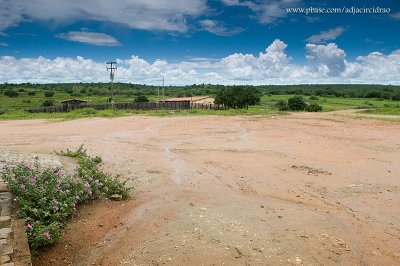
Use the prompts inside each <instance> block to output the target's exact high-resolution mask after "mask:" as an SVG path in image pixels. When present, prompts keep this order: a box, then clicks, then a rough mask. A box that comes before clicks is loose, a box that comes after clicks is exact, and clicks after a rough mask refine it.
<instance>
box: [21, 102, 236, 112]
mask: <svg viewBox="0 0 400 266" xmlns="http://www.w3.org/2000/svg"><path fill="white" fill-rule="evenodd" d="M82 108H94V109H96V110H104V109H107V108H112V105H111V104H79V105H69V106H66V105H60V106H48V107H35V108H27V109H25V111H27V112H30V113H63V112H69V111H72V110H76V109H82ZM114 108H116V109H130V110H159V109H164V110H183V109H202V110H226V109H228V108H227V107H226V106H224V105H218V104H201V103H192V104H190V103H189V102H162V103H115V104H114Z"/></svg>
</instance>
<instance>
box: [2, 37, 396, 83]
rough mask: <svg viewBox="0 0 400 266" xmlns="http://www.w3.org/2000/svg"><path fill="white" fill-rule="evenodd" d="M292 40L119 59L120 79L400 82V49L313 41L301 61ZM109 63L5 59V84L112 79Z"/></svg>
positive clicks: (77, 60)
mask: <svg viewBox="0 0 400 266" xmlns="http://www.w3.org/2000/svg"><path fill="white" fill-rule="evenodd" d="M287 46H288V45H287V44H286V43H284V42H283V41H281V40H279V39H276V40H275V41H273V42H272V43H271V44H270V45H269V46H268V47H267V48H266V49H265V51H263V52H260V53H259V54H258V55H253V54H242V53H234V54H231V55H228V56H226V57H224V58H221V59H215V58H213V59H207V58H201V60H191V59H190V58H189V59H188V60H186V61H181V62H177V63H170V62H168V61H166V60H160V59H158V60H155V61H154V62H148V61H147V60H145V59H143V58H140V57H139V56H136V55H134V56H132V57H131V58H127V59H117V63H118V69H117V71H116V74H115V81H117V82H131V83H141V84H153V85H160V84H161V80H162V77H163V76H164V77H165V81H166V85H187V84H193V83H197V84H199V83H211V84H254V85H257V84H305V83H306V84H323V83H325V84H328V83H329V84H331V83H373V84H398V85H400V77H399V73H400V50H396V51H393V52H391V53H389V54H383V53H380V52H372V53H370V54H368V55H360V56H358V57H357V58H356V60H354V61H352V62H350V61H348V60H346V53H345V51H344V50H342V49H340V48H339V47H338V46H337V45H336V44H335V43H329V44H326V45H317V44H307V45H306V51H307V54H306V58H307V59H308V63H305V64H295V63H293V62H292V59H291V57H290V56H289V55H288V54H287V53H286V49H287ZM108 80H109V75H108V73H107V70H106V65H105V62H96V61H94V60H92V59H88V58H83V57H80V56H78V57H76V58H69V57H58V58H55V59H48V58H44V57H38V58H19V59H18V58H15V57H13V56H2V57H0V82H8V83H22V82H33V83H51V82H108Z"/></svg>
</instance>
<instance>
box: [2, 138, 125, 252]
mask: <svg viewBox="0 0 400 266" xmlns="http://www.w3.org/2000/svg"><path fill="white" fill-rule="evenodd" d="M60 154H61V155H65V156H70V157H74V158H76V159H77V160H78V162H79V167H78V168H77V169H76V173H75V174H74V175H69V174H66V173H65V172H64V171H63V169H61V168H46V169H43V170H42V169H40V168H39V164H38V162H37V161H36V163H34V164H17V165H15V166H9V165H5V167H4V169H3V172H2V176H3V179H4V180H5V181H7V182H8V184H9V186H10V189H11V192H12V193H13V194H14V195H15V196H16V200H17V202H18V205H19V214H20V215H21V216H22V218H24V219H25V221H26V223H27V224H26V227H27V228H26V230H27V234H28V242H29V245H30V247H31V248H32V250H33V251H35V250H37V248H38V247H40V246H45V245H50V244H53V243H55V242H56V241H58V240H59V239H61V235H62V234H61V230H62V228H63V226H64V224H65V223H66V222H67V220H68V218H69V217H70V215H71V214H72V213H73V212H74V211H75V210H76V207H77V205H78V204H80V203H83V202H86V201H88V200H90V199H95V198H98V197H101V196H105V197H110V196H112V195H114V194H119V195H121V196H122V198H123V199H126V198H128V196H129V189H127V188H126V187H125V186H124V183H122V182H120V181H119V180H117V179H113V178H111V177H109V176H108V175H106V174H105V173H103V172H101V171H100V170H99V169H98V167H97V166H98V164H99V163H101V158H100V157H97V156H96V157H90V156H89V155H87V153H86V151H85V150H83V146H81V147H80V148H79V149H78V150H77V151H75V152H71V151H69V150H67V151H66V152H61V153H60Z"/></svg>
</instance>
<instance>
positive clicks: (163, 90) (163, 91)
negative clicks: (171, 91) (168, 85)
mask: <svg viewBox="0 0 400 266" xmlns="http://www.w3.org/2000/svg"><path fill="white" fill-rule="evenodd" d="M164 94H165V89H164V76H162V97H163V98H164V97H165V96H164Z"/></svg>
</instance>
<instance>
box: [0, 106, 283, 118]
mask: <svg viewBox="0 0 400 266" xmlns="http://www.w3.org/2000/svg"><path fill="white" fill-rule="evenodd" d="M272 114H282V112H278V111H277V110H274V109H272V108H269V107H264V106H250V107H249V108H248V109H229V110H201V109H187V110H166V109H160V110H127V109H105V110H96V109H93V108H82V109H78V110H73V111H70V112H65V113H29V112H25V111H23V110H15V111H11V112H7V113H4V114H0V120H24V119H62V120H73V119H79V118H85V117H120V116H129V115H149V116H188V115H226V116H231V115H272Z"/></svg>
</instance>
